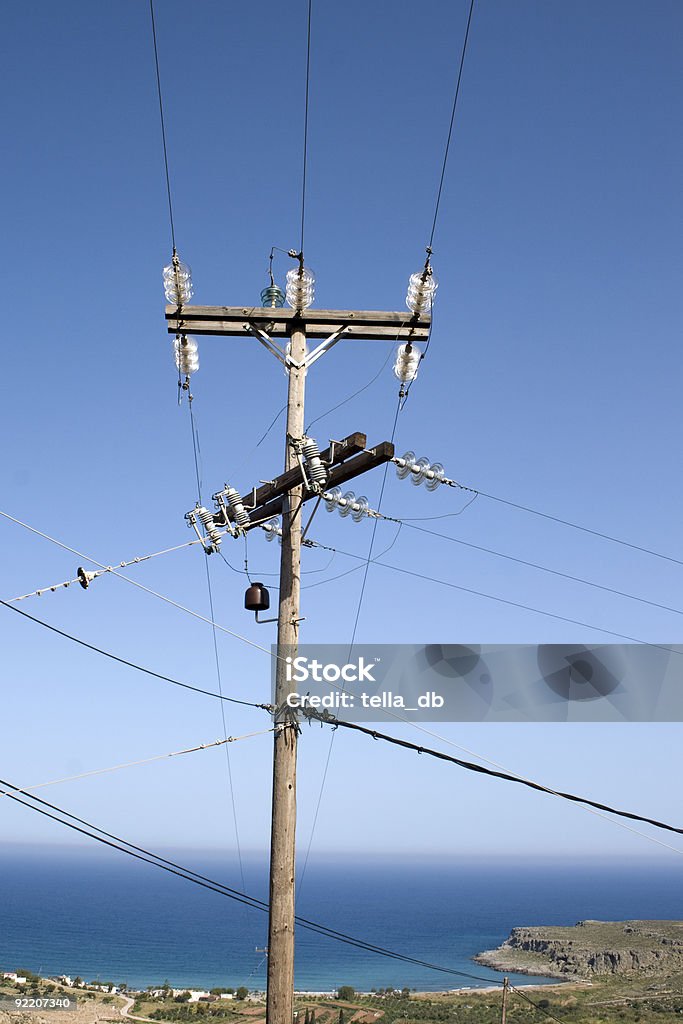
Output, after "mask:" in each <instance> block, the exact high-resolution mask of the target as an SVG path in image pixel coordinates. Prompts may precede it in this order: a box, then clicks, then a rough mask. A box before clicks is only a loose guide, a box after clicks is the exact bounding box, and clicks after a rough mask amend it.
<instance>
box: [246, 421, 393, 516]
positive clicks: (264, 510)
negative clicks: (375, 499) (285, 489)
mask: <svg viewBox="0 0 683 1024" xmlns="http://www.w3.org/2000/svg"><path fill="white" fill-rule="evenodd" d="M393 457H394V446H393V444H392V443H391V441H382V443H381V444H378V445H376V446H375V447H374V448H370V449H369V450H367V451H364V452H361V453H360V454H359V455H356V456H354V457H353V458H350V459H347V460H346V461H345V462H342V463H341V464H340V465H338V466H333V468H332V469H331V470H330V472H329V476H328V479H327V483H326V484H325V490H326V491H329V490H331V488H333V487H340V486H341V485H342V484H345V483H347V482H348V481H349V480H353V479H354V478H355V477H357V476H360V475H361V473H367V472H368V470H370V469H375V468H376V467H377V466H382V465H384V463H385V462H391V460H392V459H393ZM299 479H301V474H299ZM317 497H318V495H317V494H316V492H315V491H310V490H308V489H306V488H305V489H304V494H303V500H304V501H310V499H311V498H317ZM283 501H284V496H283V495H282V494H281V495H279V496H278V497H277V498H274V499H273V500H272V501H269V502H268V503H267V504H265V505H263V506H262V507H261V508H259V509H258V510H257V511H256V512H254V513H252V515H251V518H252V521H253V524H254V525H256V523H257V522H262V521H263V520H264V519H270V518H271V517H272V516H278V515H280V513H281V512H282V505H283ZM247 529H253V526H251V527H247Z"/></svg>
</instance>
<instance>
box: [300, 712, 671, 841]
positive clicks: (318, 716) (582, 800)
mask: <svg viewBox="0 0 683 1024" xmlns="http://www.w3.org/2000/svg"><path fill="white" fill-rule="evenodd" d="M301 711H302V714H303V715H304V717H306V718H312V719H315V720H316V721H319V722H324V723H325V724H327V725H331V726H334V728H335V729H337V728H342V729H351V730H353V731H354V732H360V733H363V734H364V735H365V736H370V737H371V738H372V739H374V740H382V741H384V742H385V743H391V744H393V745H394V746H397V747H403V748H405V749H406V750H414V751H415V752H416V753H418V754H427V756H429V757H435V758H437V759H438V760H439V761H446V762H448V763H449V764H454V765H457V766H458V767H459V768H464V769H466V770H467V771H470V772H476V773H478V774H479V775H487V776H489V777H491V778H496V779H502V780H504V781H505V782H515V783H517V785H520V786H526V787H527V788H528V789H534V790H536V791H537V792H539V793H547V794H549V795H550V796H557V797H560V798H561V799H563V800H570V801H572V802H573V803H579V804H586V806H588V807H594V808H596V809H597V810H599V811H605V812H607V813H608V814H615V815H616V816H617V817H619V818H628V819H629V820H630V821H640V822H643V824H645V825H652V826H654V828H659V829H663V830H664V831H666V832H675V833H676V834H677V835H683V828H678V827H677V826H675V825H669V824H667V823H666V822H663V821H658V820H657V819H656V818H648V817H646V816H645V815H642V814H634V813H632V812H631V811H622V810H618V809H617V808H615V807H610V806H609V804H602V803H598V802H597V801H596V800H591V799H589V798H588V797H584V796H577V795H576V794H575V793H565V792H563V791H562V790H558V789H551V788H550V787H549V786H544V785H543V784H542V783H540V782H533V781H532V780H531V779H524V778H522V777H520V776H519V775H512V774H510V773H509V772H501V771H495V770H494V769H492V768H485V767H484V766H483V765H480V764H474V762H472V761H464V760H463V759H462V758H459V757H453V756H452V755H451V754H445V753H444V752H443V751H441V750H433V749H432V748H430V747H423V746H418V744H417V743H411V742H410V740H402V739H399V738H398V736H391V735H389V734H388V733H383V732H378V730H377V729H368V728H367V727H366V726H363V725H359V724H358V722H346V721H343V720H342V719H339V718H335V717H334V716H333V715H330V714H329V712H320V711H317V710H316V709H315V708H302V709H301Z"/></svg>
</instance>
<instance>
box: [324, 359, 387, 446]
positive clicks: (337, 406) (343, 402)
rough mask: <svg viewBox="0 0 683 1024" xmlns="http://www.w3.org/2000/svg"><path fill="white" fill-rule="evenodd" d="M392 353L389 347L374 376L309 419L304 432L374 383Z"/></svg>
mask: <svg viewBox="0 0 683 1024" xmlns="http://www.w3.org/2000/svg"><path fill="white" fill-rule="evenodd" d="M393 355H394V353H393V351H392V349H389V352H388V353H387V356H386V358H385V359H384V362H383V363H382V365H381V366H380V368H379V370H378V371H377V373H376V374H375V375H374V377H371V378H370V380H369V381H368V382H367V384H364V385H363V387H362V388H358V390H357V391H354V392H353V394H352V395H349V396H348V398H344V399H343V400H342V401H341V402H338V403H337V404H336V405H333V406H332V408H331V409H327V410H326V412H322V413H321V414H320V415H319V416H316V418H315V419H314V420H311V422H310V423H309V424H308V426H307V427H306V433H308V432H309V430H310V429H311V427H312V426H313V425H314V424H315V423H318V422H319V421H320V420H324V419H325V417H326V416H329V415H330V413H333V412H336V411H337V409H341V407H342V406H343V405H347V404H348V402H351V401H352V400H353V399H354V398H357V397H358V395H362V394H363V392H364V391H367V389H368V388H369V387H371V386H372V385H373V384H374V383H375V381H376V380H378V378H379V377H381V375H382V373H383V372H384V370H385V367H386V365H387V363H388V362H389V360H390V359H391V358H392V356H393Z"/></svg>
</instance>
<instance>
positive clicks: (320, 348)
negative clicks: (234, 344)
mask: <svg viewBox="0 0 683 1024" xmlns="http://www.w3.org/2000/svg"><path fill="white" fill-rule="evenodd" d="M247 326H248V328H249V332H250V334H253V335H254V337H255V338H256V339H257V340H258V341H260V342H261V344H262V345H263V347H264V348H265V349H267V350H268V351H269V352H270V354H271V355H272V356H275V358H276V359H278V360H279V361H280V362H281V363H282V365H283V366H284V367H285V368H286V369H288V370H289V369H290V368H292V367H293V368H294V369H295V370H307V369H308V368H309V366H313V363H316V362H317V361H318V359H320V357H321V356H324V355H325V353H326V352H328V351H329V350H330V349H331V348H332V347H333V346H334V345H336V344H337V342H338V341H339V339H340V338H341V336H342V334H343V333H344V331H345V330H346V328H347V325H346V324H344V326H343V327H338V328H337V330H336V331H334V332H333V333H332V334H331V335H330V336H329V338H325V340H324V341H321V342H320V344H319V345H316V347H315V348H314V349H313V351H312V352H309V353H308V355H307V356H306V358H305V359H302V360H301V361H300V362H297V360H296V359H292V358H291V356H289V355H287V351H286V349H283V348H282V347H281V346H280V345H278V343H277V342H276V341H273V339H272V338H271V337H270V335H268V334H266V332H265V331H264V330H263V329H262V328H261V327H259V326H258V325H257V324H253V323H249V324H248V325H247Z"/></svg>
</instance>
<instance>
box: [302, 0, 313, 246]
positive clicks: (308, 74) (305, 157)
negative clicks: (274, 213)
mask: <svg viewBox="0 0 683 1024" xmlns="http://www.w3.org/2000/svg"><path fill="white" fill-rule="evenodd" d="M312 6H313V0H308V25H307V31H306V37H307V38H306V100H305V105H304V155H303V173H302V183H301V250H300V251H301V252H302V253H303V251H304V225H305V220H306V172H307V164H308V97H309V88H310V80H311V9H312Z"/></svg>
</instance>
